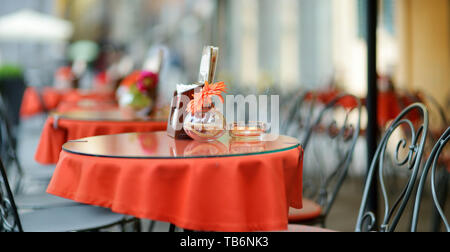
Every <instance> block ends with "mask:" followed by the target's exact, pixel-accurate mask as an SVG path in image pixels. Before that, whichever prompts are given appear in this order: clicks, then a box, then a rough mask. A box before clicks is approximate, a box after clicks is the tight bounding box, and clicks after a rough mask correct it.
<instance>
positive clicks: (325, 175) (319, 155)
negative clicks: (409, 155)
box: [289, 95, 361, 227]
mask: <svg viewBox="0 0 450 252" xmlns="http://www.w3.org/2000/svg"><path fill="white" fill-rule="evenodd" d="M339 112H343V113H341V114H339ZM354 112H355V113H354ZM336 114H337V115H341V116H342V117H341V118H340V119H341V120H340V121H339V120H338V118H337V115H336ZM352 115H356V118H353V119H356V121H355V120H352V118H350V117H351V116H352ZM360 120H361V102H360V100H359V99H358V98H357V97H355V96H353V95H341V96H338V97H337V98H335V99H334V100H332V101H331V102H329V103H328V104H326V106H325V107H324V108H323V109H322V111H321V112H320V114H319V116H318V117H317V119H315V121H314V123H313V124H312V125H311V126H310V129H309V130H308V133H307V136H306V138H305V142H304V143H302V144H303V145H304V148H305V157H306V155H308V154H310V155H309V157H310V158H311V157H312V156H313V155H314V156H315V157H316V159H314V162H311V165H310V166H311V167H309V170H310V171H311V170H314V172H316V173H317V175H316V177H318V180H319V181H318V182H317V181H313V179H311V178H312V177H314V174H312V173H311V172H310V173H309V174H308V173H307V172H306V171H305V175H304V181H303V182H304V185H303V188H304V197H305V198H304V199H303V209H300V210H297V209H294V208H291V209H290V210H289V223H291V224H321V226H322V227H323V226H325V220H326V217H327V216H328V214H329V212H330V210H331V208H332V206H333V203H334V202H335V200H336V197H337V195H338V193H339V190H340V188H341V186H342V184H343V182H344V180H345V178H346V176H347V173H348V170H349V167H350V165H351V162H352V158H353V153H354V149H355V145H356V142H357V140H358V137H359V133H360ZM312 137H316V138H315V139H314V141H310V139H311V138H312ZM308 142H311V143H309V144H308ZM319 144H320V145H319ZM316 147H317V148H316ZM327 148H328V149H327ZM330 148H332V150H330ZM328 150H329V151H328ZM331 153H335V156H334V157H331V156H332V155H330V154H331ZM323 159H328V160H331V159H333V162H332V163H333V164H331V165H329V164H325V163H324V162H323ZM316 164H317V165H316ZM307 176H310V178H307ZM308 179H310V180H308ZM309 182H311V183H309ZM308 191H309V192H308Z"/></svg>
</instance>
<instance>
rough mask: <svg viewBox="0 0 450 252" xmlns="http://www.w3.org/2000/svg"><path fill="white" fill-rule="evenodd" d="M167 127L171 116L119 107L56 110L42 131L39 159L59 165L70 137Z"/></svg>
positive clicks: (160, 129) (37, 156)
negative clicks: (110, 108) (136, 111)
mask: <svg viewBox="0 0 450 252" xmlns="http://www.w3.org/2000/svg"><path fill="white" fill-rule="evenodd" d="M166 128H167V119H159V118H152V117H139V116H136V115H135V114H133V113H129V112H127V111H123V110H119V109H115V110H71V111H67V112H64V113H52V114H51V115H50V116H49V117H48V118H47V121H46V122H45V125H44V128H43V130H42V134H41V138H40V141H39V145H38V148H37V150H36V154H35V160H36V161H37V162H39V163H41V164H56V163H57V162H58V157H59V153H60V152H61V147H62V145H63V144H64V143H65V142H67V141H69V140H74V139H79V138H83V137H90V136H99V135H111V134H120V133H126V132H152V131H163V130H166Z"/></svg>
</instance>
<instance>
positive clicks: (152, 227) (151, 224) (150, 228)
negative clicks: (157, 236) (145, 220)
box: [148, 220, 156, 232]
mask: <svg viewBox="0 0 450 252" xmlns="http://www.w3.org/2000/svg"><path fill="white" fill-rule="evenodd" d="M155 224H156V222H155V221H154V220H151V221H150V225H149V227H148V232H153V229H154V228H155Z"/></svg>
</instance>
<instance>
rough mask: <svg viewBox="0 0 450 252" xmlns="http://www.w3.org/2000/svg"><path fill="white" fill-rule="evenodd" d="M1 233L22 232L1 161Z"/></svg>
mask: <svg viewBox="0 0 450 252" xmlns="http://www.w3.org/2000/svg"><path fill="white" fill-rule="evenodd" d="M0 175H1V176H0V232H22V231H23V230H22V225H21V223H20V219H19V214H18V212H17V207H16V204H15V202H14V198H13V194H12V192H11V188H10V187H9V183H8V178H7V177H6V171H5V168H4V166H3V162H2V161H1V159H0Z"/></svg>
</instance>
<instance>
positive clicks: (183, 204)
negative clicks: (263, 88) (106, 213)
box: [47, 132, 303, 232]
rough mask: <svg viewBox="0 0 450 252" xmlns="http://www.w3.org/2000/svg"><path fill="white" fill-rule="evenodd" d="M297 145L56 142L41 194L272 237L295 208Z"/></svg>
mask: <svg viewBox="0 0 450 252" xmlns="http://www.w3.org/2000/svg"><path fill="white" fill-rule="evenodd" d="M302 166H303V149H302V147H301V146H300V145H299V143H298V141H297V139H295V138H291V137H287V136H279V137H278V138H277V139H276V140H272V141H268V140H267V141H265V140H263V141H257V142H242V141H236V140H233V139H231V138H230V137H229V136H228V135H224V136H223V137H221V138H220V139H219V140H218V141H215V142H207V143H203V142H197V141H194V140H175V139H173V138H171V137H169V136H167V134H166V132H150V133H124V134H117V135H106V136H95V137H88V138H83V139H78V140H75V141H69V142H67V143H65V144H64V146H63V150H62V151H61V155H60V158H59V161H58V164H57V166H56V170H55V172H54V174H53V177H52V179H51V181H50V184H49V186H48V188H47V192H48V193H50V194H54V195H57V196H60V197H63V198H68V199H71V200H74V201H77V202H81V203H84V204H91V205H96V206H101V207H106V208H110V209H111V210H112V211H114V212H117V213H121V214H126V215H132V216H135V217H138V218H143V219H150V220H156V221H163V222H169V223H171V224H173V225H175V226H178V227H180V228H183V229H188V230H198V231H225V232H235V231H236V232H239V231H245V232H250V231H278V230H286V229H287V227H288V209H289V207H294V208H302V169H303V167H302Z"/></svg>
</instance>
